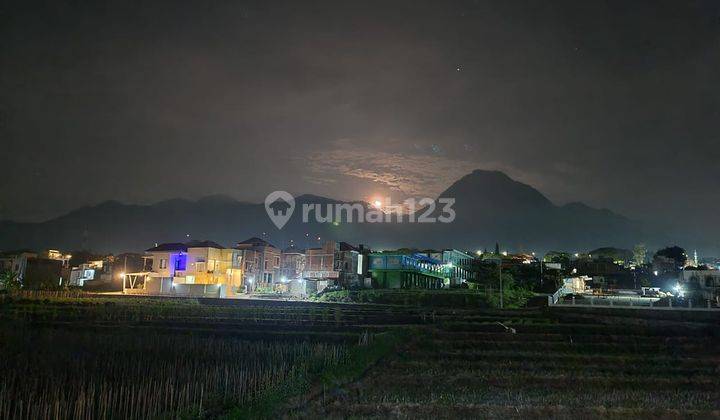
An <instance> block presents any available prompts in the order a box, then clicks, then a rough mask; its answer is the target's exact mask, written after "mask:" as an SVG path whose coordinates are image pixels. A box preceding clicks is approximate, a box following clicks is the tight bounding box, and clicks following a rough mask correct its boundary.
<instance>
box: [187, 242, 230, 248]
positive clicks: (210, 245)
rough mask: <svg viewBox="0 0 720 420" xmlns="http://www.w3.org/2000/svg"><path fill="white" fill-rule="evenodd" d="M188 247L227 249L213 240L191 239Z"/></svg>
mask: <svg viewBox="0 0 720 420" xmlns="http://www.w3.org/2000/svg"><path fill="white" fill-rule="evenodd" d="M185 246H186V247H188V248H217V249H225V247H224V246H222V245H220V244H219V243H217V242H213V241H207V240H205V241H190V242H187V243H186V244H185Z"/></svg>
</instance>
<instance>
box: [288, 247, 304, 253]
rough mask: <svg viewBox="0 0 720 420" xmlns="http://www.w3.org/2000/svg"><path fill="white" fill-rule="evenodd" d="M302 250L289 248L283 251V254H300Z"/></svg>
mask: <svg viewBox="0 0 720 420" xmlns="http://www.w3.org/2000/svg"><path fill="white" fill-rule="evenodd" d="M302 253H303V250H302V249H300V248H296V247H294V246H289V247H287V248H285V249H284V250H283V254H302Z"/></svg>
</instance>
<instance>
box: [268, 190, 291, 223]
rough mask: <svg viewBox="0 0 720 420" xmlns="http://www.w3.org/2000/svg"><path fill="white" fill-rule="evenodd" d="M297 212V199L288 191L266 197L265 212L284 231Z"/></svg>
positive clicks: (273, 193) (272, 193) (276, 192)
mask: <svg viewBox="0 0 720 420" xmlns="http://www.w3.org/2000/svg"><path fill="white" fill-rule="evenodd" d="M294 210H295V198H294V197H293V196H292V195H290V193H288V192H287V191H273V192H271V193H270V194H268V196H267V197H265V211H267V214H268V216H269V217H270V220H272V222H273V223H274V224H275V226H277V228H278V229H282V228H283V226H285V224H286V223H287V222H288V221H289V220H290V217H291V216H292V214H293V211H294Z"/></svg>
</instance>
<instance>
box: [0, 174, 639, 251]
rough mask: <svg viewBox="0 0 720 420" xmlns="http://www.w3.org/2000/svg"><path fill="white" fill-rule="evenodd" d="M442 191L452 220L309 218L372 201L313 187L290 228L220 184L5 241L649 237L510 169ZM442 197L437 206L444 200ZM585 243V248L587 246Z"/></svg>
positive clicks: (93, 213)
mask: <svg viewBox="0 0 720 420" xmlns="http://www.w3.org/2000/svg"><path fill="white" fill-rule="evenodd" d="M440 197H445V198H455V205H454V210H455V211H456V214H457V217H456V219H455V221H454V222H453V223H434V224H410V223H404V224H403V223H382V224H380V223H375V224H371V223H362V224H361V223H352V224H351V223H340V224H339V225H335V224H332V223H317V222H316V221H314V220H311V221H310V223H302V220H301V213H302V211H299V209H298V207H299V206H300V205H302V204H304V203H312V202H318V203H322V204H332V203H364V204H365V205H366V206H367V205H368V203H365V202H364V201H350V202H345V201H342V200H335V199H332V198H328V197H322V196H318V195H312V194H302V195H298V196H297V197H296V199H295V200H296V203H297V204H296V210H295V213H294V214H293V216H292V218H291V220H290V221H289V222H288V224H287V225H286V227H285V228H284V229H283V230H280V231H279V230H277V229H276V228H275V227H274V225H272V223H271V222H270V220H269V218H268V217H267V215H266V213H265V206H264V203H248V202H243V201H239V200H236V199H234V198H232V197H229V196H226V195H220V194H215V195H211V196H206V197H201V198H199V199H197V200H189V199H184V198H177V199H169V200H161V201H158V202H156V203H153V204H123V203H121V202H119V201H117V200H108V201H104V202H101V203H98V204H96V205H93V206H83V207H81V208H78V209H76V210H74V211H71V212H68V213H66V214H64V215H62V216H59V217H56V218H53V219H50V220H47V221H45V222H38V223H27V222H25V223H16V222H12V221H3V222H0V226H1V227H2V232H0V249H9V248H38V249H40V248H61V249H92V250H94V251H102V252H119V251H132V250H141V249H145V248H147V245H148V244H153V243H156V242H176V241H182V240H186V239H187V237H188V235H190V237H192V238H203V239H205V238H207V239H211V240H216V241H218V242H219V243H224V244H225V245H232V244H234V243H236V242H238V241H241V240H243V239H245V238H246V237H250V236H257V235H260V234H262V233H263V232H264V233H266V234H268V235H272V236H273V237H274V238H275V240H276V241H277V242H279V243H278V244H277V245H278V246H282V245H283V244H284V243H285V242H287V241H289V239H294V240H295V241H296V243H298V242H299V241H302V239H303V238H305V239H306V242H308V244H307V245H308V246H310V245H316V244H315V243H312V244H311V243H310V242H314V241H315V239H313V241H310V238H311V237H312V238H316V237H320V238H321V239H322V238H327V239H336V240H344V241H347V242H353V243H364V244H367V245H370V246H384V247H392V246H411V245H415V246H421V247H443V248H446V247H455V248H464V249H477V248H478V247H485V246H491V245H493V244H494V243H495V242H496V241H500V242H503V243H506V244H508V245H509V246H512V247H515V248H518V249H520V248H532V249H534V250H542V249H546V250H547V249H557V248H569V247H581V246H582V247H587V248H588V249H589V248H592V247H597V246H601V245H605V244H608V243H611V244H615V245H617V246H625V247H629V246H631V245H632V244H634V243H637V242H640V241H642V240H645V238H644V236H646V235H644V233H643V232H642V230H641V229H640V227H639V226H638V225H637V223H636V222H635V221H632V220H630V219H628V218H626V217H624V216H622V215H619V214H617V213H614V212H612V211H610V210H607V209H596V208H593V207H590V206H587V205H585V204H584V203H580V202H573V203H568V204H565V205H556V204H554V203H553V202H552V201H551V200H549V199H548V198H547V197H545V196H544V195H543V194H542V193H541V192H540V191H538V190H537V189H535V188H533V187H532V186H530V185H527V184H524V183H521V182H519V181H516V180H514V179H512V178H510V177H509V176H507V175H506V174H504V173H503V172H499V171H483V170H475V171H473V172H471V173H469V174H467V175H465V176H463V177H461V178H460V179H458V180H457V181H455V182H454V183H453V184H452V185H450V186H449V187H448V188H447V189H446V190H445V191H444V192H443V193H441V194H440ZM441 207H442V206H438V210H439V209H440V208H441ZM301 245H303V244H301ZM579 249H580V248H579Z"/></svg>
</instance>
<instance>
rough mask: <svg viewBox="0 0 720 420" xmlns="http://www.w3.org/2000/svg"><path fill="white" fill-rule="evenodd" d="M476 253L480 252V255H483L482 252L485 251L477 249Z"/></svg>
mask: <svg viewBox="0 0 720 420" xmlns="http://www.w3.org/2000/svg"><path fill="white" fill-rule="evenodd" d="M475 253H476V254H478V255H482V254H483V252H482V251H481V250H479V249H478V250H477V251H475Z"/></svg>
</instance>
